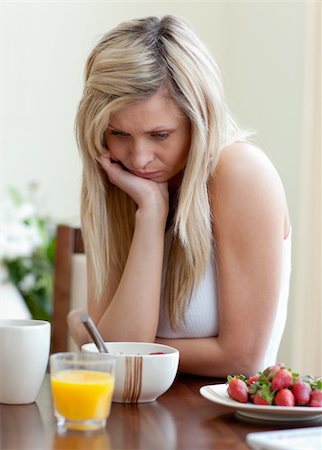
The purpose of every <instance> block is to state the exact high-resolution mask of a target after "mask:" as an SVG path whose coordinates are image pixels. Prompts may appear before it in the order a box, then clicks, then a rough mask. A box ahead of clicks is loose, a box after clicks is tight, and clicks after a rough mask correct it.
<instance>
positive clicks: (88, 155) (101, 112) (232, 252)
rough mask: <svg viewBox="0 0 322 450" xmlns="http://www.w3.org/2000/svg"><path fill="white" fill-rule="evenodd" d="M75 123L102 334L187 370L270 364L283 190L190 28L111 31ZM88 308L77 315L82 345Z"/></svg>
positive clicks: (286, 271) (279, 294) (284, 262)
mask: <svg viewBox="0 0 322 450" xmlns="http://www.w3.org/2000/svg"><path fill="white" fill-rule="evenodd" d="M76 128H77V136H78V143H79V147H80V150H81V154H82V158H83V186H82V199H81V205H82V208H81V217H82V232H83V237H84V241H85V249H86V254H87V262H88V312H89V314H90V315H91V316H92V318H93V320H94V321H95V323H96V324H97V326H98V328H99V330H100V332H101V334H102V335H103V337H104V339H105V340H106V341H148V342H151V341H156V342H159V343H164V344H168V345H171V346H174V347H176V348H177V349H178V350H179V351H180V370H181V371H184V372H188V373H192V374H198V375H205V376H216V377H225V376H226V375H227V374H229V373H236V372H238V373H244V374H245V375H251V374H254V373H255V372H256V371H257V370H259V369H262V368H264V367H266V366H267V365H269V364H272V363H274V362H275V359H276V354H277V350H278V346H279V342H280V339H281V336H282V333H283V329H284V325H285V319H286V305H287V297H288V284H289V275H290V221H289V216H288V210H287V204H286V199H285V194H284V191H283V187H282V184H281V181H280V179H279V177H278V175H277V173H276V171H275V169H274V168H273V166H272V164H271V163H270V161H269V160H268V158H267V157H266V156H265V155H264V154H263V152H262V151H261V150H259V149H258V148H257V147H255V146H254V145H252V144H251V143H249V142H247V141H246V137H245V133H243V132H242V131H241V130H240V129H239V128H238V126H237V124H236V123H235V122H234V120H233V118H232V116H231V114H230V112H229V111H228V108H227V105H226V104H225V100H224V96H223V91H222V86H221V80H220V74H219V72H218V69H217V67H216V65H215V63H214V61H213V59H212V58H211V56H210V54H209V52H208V50H207V49H206V48H205V46H204V45H203V44H202V42H201V41H200V40H199V39H198V37H197V36H196V35H195V34H194V33H193V31H192V30H191V29H190V28H189V26H188V25H187V24H186V23H185V22H184V21H183V20H181V19H179V18H176V17H174V16H165V17H163V18H161V19H159V18H156V17H147V18H142V19H135V20H132V21H129V22H126V23H122V24H120V25H119V26H117V27H116V28H115V29H113V30H112V31H111V32H109V33H107V34H106V35H105V36H104V37H103V38H102V40H101V41H100V43H99V44H98V45H97V46H96V48H95V49H94V50H93V51H92V53H91V55H90V57H89V59H88V61H87V66H86V77H85V87H84V93H83V97H82V99H81V102H80V105H79V109H78V114H77V120H76ZM80 313H81V312H80V311H73V312H71V313H70V314H69V318H68V320H69V326H70V332H71V335H72V336H73V338H74V340H75V341H76V342H77V344H78V345H81V344H82V343H84V342H86V341H87V340H88V338H87V335H86V330H84V329H83V328H82V326H81V325H80V321H79V315H80Z"/></svg>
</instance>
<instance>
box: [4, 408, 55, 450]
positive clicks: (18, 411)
mask: <svg viewBox="0 0 322 450" xmlns="http://www.w3.org/2000/svg"><path fill="white" fill-rule="evenodd" d="M0 435H1V449H16V448H20V449H25V450H30V449H33V450H38V449H39V450H43V449H44V448H46V443H45V442H46V440H45V433H44V426H43V422H42V419H41V415H40V412H39V409H38V406H37V403H31V404H29V405H2V404H1V405H0Z"/></svg>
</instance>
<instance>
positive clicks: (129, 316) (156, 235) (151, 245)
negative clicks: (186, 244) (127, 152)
mask: <svg viewBox="0 0 322 450" xmlns="http://www.w3.org/2000/svg"><path fill="white" fill-rule="evenodd" d="M102 166H103V168H104V169H105V171H106V173H107V175H108V177H109V180H110V181H111V182H112V183H114V184H115V185H116V186H118V187H119V188H120V189H122V190H123V191H125V192H126V193H128V194H129V195H130V196H131V197H132V198H133V200H134V201H135V202H136V203H137V205H138V209H137V211H136V216H135V229H134V235H133V239H132V243H131V247H130V251H129V255H128V259H127V262H126V265H125V268H124V271H123V274H122V277H121V280H120V282H119V284H118V285H116V284H115V281H114V280H115V278H116V277H115V274H114V273H113V272H114V271H113V269H112V271H111V272H110V274H109V280H110V288H109V292H108V293H106V296H105V298H104V299H102V300H101V301H100V302H97V301H96V300H95V299H94V298H93V290H92V287H91V286H92V280H91V279H89V280H88V281H89V283H88V286H89V288H88V312H89V314H90V316H91V317H92V318H93V320H94V322H95V323H96V325H97V327H98V329H99V331H100V333H101V334H102V336H103V338H104V339H105V340H110V341H133V340H136V341H150V342H153V341H154V340H155V336H156V330H157V326H158V321H159V306H160V290H161V274H162V263H163V247H164V234H165V226H166V220H167V214H168V189H167V183H156V182H154V181H151V180H148V179H143V178H140V177H137V176H135V175H133V174H131V173H129V172H127V171H125V170H124V169H123V168H122V167H121V166H120V165H119V164H117V163H114V162H111V160H110V159H109V158H105V157H104V158H102ZM79 316H80V311H79V312H72V313H71V314H70V315H69V325H70V332H71V334H72V336H73V337H74V340H75V341H76V342H77V344H78V345H81V343H83V342H84V339H85V340H86V339H87V336H86V333H83V332H82V333H80V332H79V331H77V330H76V327H77V326H78V327H79V326H80V325H81V324H80V321H79ZM87 340H88V339H87Z"/></svg>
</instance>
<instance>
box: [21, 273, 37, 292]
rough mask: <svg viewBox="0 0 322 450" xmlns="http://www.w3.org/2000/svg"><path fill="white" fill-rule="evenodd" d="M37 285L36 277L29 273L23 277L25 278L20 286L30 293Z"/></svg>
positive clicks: (23, 290)
mask: <svg viewBox="0 0 322 450" xmlns="http://www.w3.org/2000/svg"><path fill="white" fill-rule="evenodd" d="M35 286H36V277H35V275H34V274H33V273H28V274H27V275H25V276H24V277H23V279H22V280H21V281H20V282H19V288H20V289H21V290H22V292H25V293H28V292H29V291H31V290H32V289H34V287H35Z"/></svg>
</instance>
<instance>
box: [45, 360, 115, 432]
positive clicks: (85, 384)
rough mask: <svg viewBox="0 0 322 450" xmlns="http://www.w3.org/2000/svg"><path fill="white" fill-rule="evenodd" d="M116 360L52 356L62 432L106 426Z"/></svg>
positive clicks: (56, 415) (51, 375)
mask: <svg viewBox="0 0 322 450" xmlns="http://www.w3.org/2000/svg"><path fill="white" fill-rule="evenodd" d="M115 364H116V360H115V358H114V357H113V356H111V355H107V354H103V353H91V354H90V353H81V352H65V353H54V354H52V355H51V356H50V380H51V390H52V398H53V405H54V413H55V417H56V420H57V427H58V429H59V431H65V430H84V431H89V430H97V429H99V428H102V427H105V424H106V419H107V417H108V416H109V414H110V409H111V402H112V395H113V391H114V380H115Z"/></svg>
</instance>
